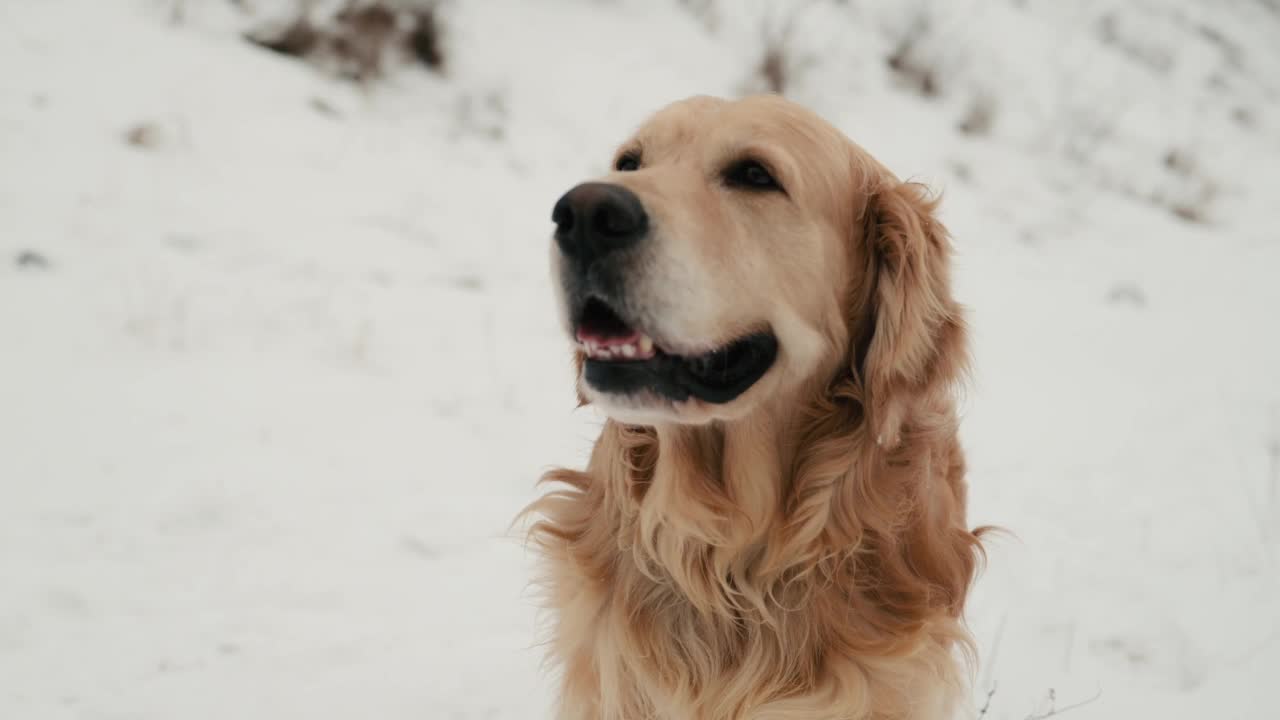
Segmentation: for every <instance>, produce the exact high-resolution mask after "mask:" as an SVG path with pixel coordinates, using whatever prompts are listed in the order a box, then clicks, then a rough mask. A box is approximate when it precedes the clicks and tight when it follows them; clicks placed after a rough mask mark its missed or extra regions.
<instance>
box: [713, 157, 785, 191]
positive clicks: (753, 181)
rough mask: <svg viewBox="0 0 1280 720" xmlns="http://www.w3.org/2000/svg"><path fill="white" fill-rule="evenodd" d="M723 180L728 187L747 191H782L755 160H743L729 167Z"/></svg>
mask: <svg viewBox="0 0 1280 720" xmlns="http://www.w3.org/2000/svg"><path fill="white" fill-rule="evenodd" d="M724 180H725V182H726V183H728V184H729V185H732V186H734V187H740V188H745V189H747V190H779V191H781V190H782V186H781V185H779V184H778V181H777V180H774V179H773V175H770V174H769V171H768V170H767V169H765V166H764V165H761V164H760V163H758V162H756V161H755V160H743V161H742V162H739V163H735V164H733V165H731V166H729V169H728V170H726V171H725V173H724Z"/></svg>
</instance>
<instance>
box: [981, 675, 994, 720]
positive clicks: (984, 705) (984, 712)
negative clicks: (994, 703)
mask: <svg viewBox="0 0 1280 720" xmlns="http://www.w3.org/2000/svg"><path fill="white" fill-rule="evenodd" d="M995 694H996V684H995V683H994V682H992V683H991V689H990V690H988V691H987V701H986V702H984V703H982V707H981V708H979V709H978V720H981V719H982V718H984V717H986V716H987V712H988V711H989V710H991V696H992V695H995Z"/></svg>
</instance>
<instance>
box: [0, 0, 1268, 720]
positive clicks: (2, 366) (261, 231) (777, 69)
mask: <svg viewBox="0 0 1280 720" xmlns="http://www.w3.org/2000/svg"><path fill="white" fill-rule="evenodd" d="M1277 38H1280V2H1277V1H1276V0H1212V1H1211V0H1198V1H1197V0H1088V1H1085V2H1055V1H1053V0H955V1H949V2H944V1H943V0H936V1H933V2H930V1H922V0H908V1H906V2H893V3H889V2H874V1H872V0H848V1H846V2H836V1H833V0H810V1H807V2H762V1H731V0H683V1H680V0H537V1H536V2H535V1H533V0H441V1H439V2H430V1H427V2H410V1H407V0H406V1H405V2H392V1H391V0H385V1H383V2H378V1H375V0H368V1H365V0H356V1H354V2H348V1H347V0H317V1H315V2H298V1H297V0H238V1H236V0H0V717H4V718H13V719H14V720H30V719H44V718H94V719H98V718H102V719H126V718H127V719H131V720H133V719H150V718H156V719H171V718H183V719H184V720H200V719H204V718H209V719H213V718H229V717H231V718H276V719H282V718H308V719H309V720H314V719H318V718H366V717H367V718H383V719H406V720H407V719H409V718H416V719H426V720H435V719H437V718H439V719H442V720H443V719H448V720H463V719H471V718H477V719H478V718H486V719H490V720H514V719H521V720H525V719H529V718H547V717H549V707H550V698H551V695H552V688H553V680H552V678H550V677H549V676H548V675H547V674H545V673H544V671H543V670H542V668H541V666H540V663H541V658H542V649H541V648H540V647H539V644H538V643H539V637H540V636H539V634H538V632H537V627H538V626H537V620H538V615H537V612H536V610H535V607H534V599H533V597H532V596H531V594H530V592H529V587H528V580H529V577H530V565H531V562H532V558H531V557H530V553H529V552H527V551H526V550H525V549H524V547H523V546H522V544H521V542H520V540H519V538H518V534H517V533H513V532H511V531H510V530H509V527H508V526H509V523H510V522H511V520H512V519H513V517H514V516H515V515H516V513H517V512H518V511H519V509H520V508H522V507H523V506H524V505H525V504H526V503H527V502H528V501H530V500H531V499H532V498H533V497H534V494H535V490H534V482H535V480H536V479H537V478H538V476H539V475H540V473H541V472H542V471H543V470H544V469H546V468H547V467H550V466H552V465H556V464H581V463H582V462H583V461H584V459H585V454H586V452H587V450H588V449H589V447H590V444H591V441H592V440H593V437H594V433H595V431H596V428H597V427H598V425H599V422H600V419H599V418H598V417H597V416H596V415H595V414H594V413H593V412H592V411H591V410H590V409H584V410H575V407H574V406H575V398H574V393H573V391H572V376H571V371H570V365H569V363H570V353H569V347H568V344H567V342H566V341H565V339H564V338H563V337H562V335H561V331H560V330H559V326H558V320H557V317H556V312H555V306H554V303H553V298H552V294H551V288H550V285H549V282H548V276H547V255H548V243H549V234H550V231H551V224H550V220H549V218H550V211H551V206H552V203H553V202H554V201H555V199H556V198H557V197H558V196H559V195H560V193H562V192H563V191H564V190H565V189H567V188H568V187H570V186H571V185H572V184H574V183H576V182H578V181H580V180H582V179H584V178H587V177H589V176H593V175H596V174H598V173H601V172H603V171H604V170H605V169H606V168H607V165H608V162H609V159H610V154H611V152H612V149H613V147H614V145H615V144H616V143H617V142H619V141H621V140H622V139H624V138H625V137H626V136H627V134H629V133H630V132H631V130H632V129H633V128H635V127H636V126H637V125H638V124H639V123H640V122H641V121H642V120H643V119H644V118H645V116H646V115H648V114H649V113H650V112H652V111H653V110H655V109H656V108H658V107H659V106H661V105H663V104H665V103H667V102H669V101H672V100H675V99H678V98H681V97H684V96H686V95H690V94H694V93H710V94H717V95H724V96H740V95H744V94H748V93H755V92H777V93H782V94H784V95H786V96H788V97H790V98H792V99H795V100H797V101H799V102H802V103H804V104H806V105H808V106H810V107H812V108H813V109H814V110H816V111H817V112H819V113H820V114H822V115H824V116H825V117H827V118H828V119H830V120H831V121H832V122H833V123H835V124H836V125H838V126H839V127H840V128H842V129H843V130H844V131H846V132H847V133H848V134H849V135H850V137H852V138H853V139H854V140H856V141H857V142H859V143H860V144H861V145H863V146H864V147H865V148H867V149H868V150H869V151H870V152H871V153H872V154H874V155H876V156H877V157H878V158H880V159H881V160H882V161H884V162H885V164H886V165H888V166H889V167H890V168H892V169H893V170H894V171H895V172H897V173H898V174H899V175H900V176H901V177H904V178H911V179H915V180H920V181H923V182H927V183H929V184H930V185H932V186H933V187H935V188H937V189H938V190H941V191H943V192H944V193H945V200H944V203H943V219H944V221H945V222H946V224H947V225H948V226H949V227H950V229H951V231H952V233H953V235H954V236H955V241H956V245H957V248H958V256H957V261H956V262H957V269H956V272H957V274H958V280H957V282H958V294H959V295H960V298H961V300H962V301H964V302H965V303H966V304H967V305H968V306H969V307H970V309H971V312H972V323H973V329H974V341H975V356H976V365H975V374H974V379H973V382H972V384H971V386H970V388H969V391H968V394H967V398H966V400H965V404H964V408H965V420H964V425H963V433H964V440H965V443H966V446H967V447H968V450H969V453H970V461H971V462H970V465H971V471H970V481H971V484H972V499H971V508H972V510H971V514H972V521H973V522H974V524H982V523H993V524H997V525H1001V526H1004V527H1006V528H1008V529H1009V530H1010V531H1011V532H1012V534H1013V535H1012V536H1010V537H1004V538H997V539H995V540H994V541H993V543H992V545H991V548H990V562H989V568H988V570H987V571H986V573H985V574H984V575H983V577H982V579H981V580H980V581H979V584H978V586H977V589H976V591H975V594H974V595H973V599H972V602H971V605H970V618H969V620H970V623H971V625H972V628H973V630H974V633H975V634H976V636H977V638H978V641H979V644H980V648H981V653H982V663H981V666H980V669H979V671H978V673H977V675H976V678H975V680H976V682H975V690H974V700H975V705H976V706H977V707H983V706H985V708H986V710H985V714H984V717H985V718H987V719H988V720H997V719H1000V720H1004V719H1008V720H1027V719H1029V718H1035V719H1038V718H1044V717H1049V716H1051V715H1055V714H1061V715H1064V716H1067V715H1069V716H1070V717H1073V718H1081V719H1082V720H1083V719H1084V718H1208V717H1213V718H1250V719H1257V718H1263V717H1276V711H1275V709H1274V707H1275V701H1274V697H1273V695H1272V693H1271V692H1270V691H1271V690H1272V686H1273V685H1274V683H1275V679H1276V678H1277V677H1280V557H1278V556H1280V371H1278V370H1277V368H1280V322H1277V319H1276V314H1277V310H1280V283H1278V282H1277V280H1278V276H1280V229H1278V228H1280V211H1278V210H1277V200H1276V196H1277V192H1278V191H1280V161H1278V159H1280V42H1277Z"/></svg>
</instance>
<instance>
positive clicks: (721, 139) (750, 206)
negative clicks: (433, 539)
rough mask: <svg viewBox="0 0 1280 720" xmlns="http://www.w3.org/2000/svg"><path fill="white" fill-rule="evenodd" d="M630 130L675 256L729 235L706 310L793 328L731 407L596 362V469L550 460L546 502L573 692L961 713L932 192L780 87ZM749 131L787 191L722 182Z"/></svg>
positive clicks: (960, 514) (718, 244)
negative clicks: (632, 379) (678, 398)
mask: <svg viewBox="0 0 1280 720" xmlns="http://www.w3.org/2000/svg"><path fill="white" fill-rule="evenodd" d="M637 146H639V147H643V148H644V150H643V151H644V153H645V157H646V160H645V164H646V172H638V173H631V174H624V173H613V174H611V175H610V176H609V177H608V181H609V182H617V183H620V184H624V185H626V186H627V187H628V188H630V189H631V190H632V191H634V192H636V193H637V194H638V195H639V196H640V197H641V198H642V199H643V200H644V203H645V205H646V207H648V208H649V209H650V212H652V213H655V214H656V217H657V223H656V224H657V225H658V226H659V227H660V228H664V230H663V232H664V235H665V236H666V239H665V240H663V241H662V242H665V243H668V244H671V243H684V244H685V246H684V247H682V248H676V249H674V250H671V252H673V253H677V254H681V253H682V254H683V255H682V257H683V261H684V262H690V261H691V258H692V259H693V260H692V261H695V262H696V261H697V259H698V258H702V259H704V260H705V259H706V258H711V259H712V260H713V261H709V262H703V263H702V264H701V265H700V266H699V267H700V268H701V269H700V270H698V272H701V273H703V274H704V277H705V278H706V279H705V280H699V284H700V285H705V286H710V287H714V288H715V291H716V292H715V293H711V294H709V295H708V296H707V297H708V298H709V300H703V301H702V302H709V303H711V304H713V305H714V306H715V307H714V308H712V309H711V310H700V311H699V312H700V313H701V314H702V317H703V318H704V319H706V322H705V323H704V324H705V326H706V327H705V328H704V329H703V331H706V332H716V333H718V335H717V337H715V338H710V339H721V338H723V337H727V336H730V335H732V334H733V333H734V332H739V331H742V330H743V329H744V328H748V327H750V326H752V325H753V324H758V323H759V322H760V321H761V320H765V321H767V322H768V323H770V324H771V325H772V326H773V327H774V328H775V329H776V331H777V333H778V336H779V338H780V339H781V341H782V347H783V349H782V353H781V355H780V358H779V361H778V364H777V366H776V367H775V368H773V369H772V370H770V371H769V373H768V374H767V375H766V377H765V378H764V379H763V380H762V381H761V382H760V383H758V384H757V387H753V388H752V389H751V390H749V391H748V392H747V393H746V394H745V395H744V397H742V398H739V399H738V400H735V401H734V402H733V403H731V404H730V406H729V407H716V408H709V407H702V406H697V405H698V404H697V403H696V401H690V402H689V404H687V406H680V407H676V406H672V407H666V408H659V410H658V411H655V412H653V413H650V414H648V415H644V416H643V417H644V418H648V420H646V421H645V422H635V421H634V419H633V418H632V415H631V414H629V413H628V412H625V411H626V410H628V409H632V408H626V407H622V408H619V407H617V406H615V405H611V404H609V402H607V399H604V398H599V397H595V396H593V395H592V393H591V392H590V389H589V388H581V387H580V392H582V393H583V395H584V401H586V400H590V401H591V402H595V403H597V404H599V405H601V406H602V407H603V408H604V410H605V412H606V413H608V414H609V415H611V416H612V417H611V419H609V420H608V421H607V422H606V423H605V425H604V428H603V431H602V433H601V435H600V438H599V439H598V441H597V442H596V444H595V447H594V450H593V451H592V453H591V458H590V461H589V463H588V466H587V468H586V470H584V471H577V470H569V469H558V470H553V471H552V472H550V473H548V474H547V475H546V477H545V478H544V480H545V481H548V482H552V483H556V484H558V485H559V486H560V487H558V488H557V489H554V490H552V491H550V492H549V493H548V494H546V495H545V496H544V497H542V498H541V499H540V500H539V501H537V502H536V503H535V504H534V505H533V506H531V508H530V512H532V513H534V514H535V515H536V516H538V520H537V522H536V523H535V524H534V525H533V527H532V530H531V533H532V534H531V537H532V538H533V539H534V540H535V541H536V542H537V544H538V545H539V546H540V548H541V549H542V551H543V552H544V553H545V565H544V567H545V571H546V576H545V578H544V581H545V587H546V589H547V592H548V604H549V607H550V609H551V610H552V611H553V612H554V615H555V624H554V628H553V637H552V642H551V655H552V658H553V659H554V660H555V661H556V662H557V664H558V665H559V667H560V669H561V671H562V686H561V689H560V704H559V714H558V717H559V718H561V720H649V719H652V720H731V719H732V720H737V719H740V718H741V719H750V720H773V719H777V720H782V719H786V720H820V719H821V720H836V719H840V720H858V719H862V718H868V719H870V718H874V719H876V720H882V719H889V718H901V719H910V720H934V719H939V718H944V717H951V713H952V712H953V711H954V708H955V707H956V704H957V703H956V701H957V698H958V697H960V696H961V695H962V691H963V689H964V688H965V686H966V683H965V682H964V680H965V676H964V673H963V672H962V668H963V667H964V665H963V663H962V662H961V660H960V657H959V656H962V655H967V654H968V650H969V648H970V642H969V638H968V635H967V633H966V631H965V629H964V627H963V625H962V618H961V611H962V609H963V606H964V600H965V595H966V592H967V589H968V587H969V585H970V582H971V580H972V578H973V575H974V571H975V565H976V563H977V560H978V558H979V556H980V554H981V548H980V545H979V537H978V534H977V533H975V532H971V531H970V530H969V529H968V526H967V525H966V524H965V494H966V489H965V480H964V459H963V455H962V453H961V449H960V447H959V445H958V443H957V439H956V413H955V405H954V399H953V393H954V389H955V385H956V384H957V382H958V381H959V380H960V379H961V376H962V374H963V373H964V370H965V365H966V348H965V329H964V321H963V317H962V311H961V308H960V306H959V305H957V303H956V302H955V300H954V299H953V298H952V294H951V288H950V283H949V254H950V247H949V240H948V237H947V234H946V231H945V229H944V228H943V227H942V225H940V224H939V223H938V221H937V220H936V219H935V216H934V211H935V201H931V200H929V199H928V197H927V195H926V193H925V191H924V188H922V187H920V186H918V185H915V184H910V183H903V182H900V181H899V180H897V179H896V178H895V177H894V176H893V175H891V174H890V173H889V172H888V171H887V170H886V169H884V168H883V167H882V166H881V165H880V164H879V163H878V162H876V161H875V160H874V159H872V158H871V156H870V155H868V154H867V153H866V152H865V151H863V150H862V149H861V148H859V147H858V146H856V145H854V144H853V143H852V142H850V141H849V140H848V139H847V138H845V137H844V136H843V135H842V134H841V133H839V132H838V131H837V130H835V129H834V128H832V127H831V126H830V125H828V124H826V123H825V122H823V121H822V120H820V119H818V118H817V117H816V116H814V115H812V114H811V113H809V112H807V111H805V110H803V109H801V108H799V107H797V106H795V105H793V104H791V103H788V102H786V101H784V100H781V99H778V98H772V97H760V98H749V99H747V100H743V101H738V102H727V101H722V100H716V99H711V98H695V99H691V100H688V101H684V102H682V103H677V104H675V105H673V106H671V107H668V108H666V109H664V110H663V111H661V112H660V113H659V114H658V115H656V116H655V117H654V118H653V119H651V120H650V121H649V122H648V123H647V124H646V125H645V126H644V127H643V128H642V129H641V130H640V132H639V133H638V134H637V136H636V138H633V140H632V141H630V142H629V143H627V144H625V145H624V146H623V148H622V150H621V151H627V150H628V148H633V147H637ZM743 148H748V149H749V150H750V151H751V152H753V153H756V154H758V155H761V156H763V157H765V158H766V159H767V160H768V162H769V165H770V169H771V170H772V171H773V172H774V173H775V174H777V175H778V176H779V179H780V180H782V181H783V184H784V185H785V187H786V188H787V194H788V196H789V197H787V198H779V199H777V200H774V199H761V198H759V197H750V198H746V199H741V198H738V197H736V196H729V195H725V194H724V193H723V192H722V191H721V190H718V189H717V188H715V187H713V185H714V183H710V182H708V180H707V177H708V171H707V168H709V167H712V166H714V164H715V163H719V162H722V161H723V157H724V156H725V154H726V153H729V154H732V153H737V152H741V151H742V150H743ZM690 246H692V247H690ZM730 256H731V257H733V258H736V259H734V260H732V261H730V260H727V259H725V258H728V257H730ZM656 267H657V268H659V270H658V271H657V272H658V273H659V274H661V272H662V271H661V268H662V267H663V266H662V265H661V264H660V263H659V264H657V265H656ZM673 272H674V271H673ZM681 272H683V271H681ZM726 275H727V276H728V277H726ZM662 280H663V278H661V277H659V278H657V280H655V282H661V281H662ZM744 288H749V290H747V289H744ZM735 293H736V294H735ZM694 314H695V315H696V314H698V313H694ZM695 322H696V319H695ZM713 326H714V327H713ZM720 326H724V327H723V328H722V329H721V328H720ZM707 328H712V329H707ZM579 365H581V357H579ZM614 410H618V412H616V413H615V412H614ZM618 417H623V418H624V420H626V421H625V422H624V421H621V420H619V419H617V418H618Z"/></svg>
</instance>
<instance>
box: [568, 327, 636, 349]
mask: <svg viewBox="0 0 1280 720" xmlns="http://www.w3.org/2000/svg"><path fill="white" fill-rule="evenodd" d="M578 342H582V343H585V342H592V343H595V344H596V345H597V346H598V347H602V348H611V347H621V346H623V345H635V344H636V343H638V342H640V333H639V332H636V331H634V330H633V331H632V332H631V334H629V335H611V336H606V335H601V334H598V333H593V332H591V331H589V330H583V329H581V328H579V329H578Z"/></svg>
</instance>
